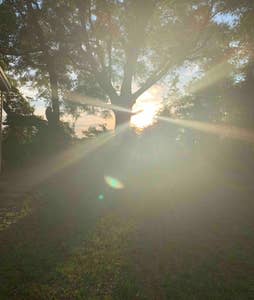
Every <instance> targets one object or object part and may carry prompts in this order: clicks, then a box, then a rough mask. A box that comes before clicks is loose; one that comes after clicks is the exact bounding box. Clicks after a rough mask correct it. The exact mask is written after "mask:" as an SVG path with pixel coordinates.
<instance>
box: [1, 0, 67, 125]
mask: <svg viewBox="0 0 254 300" xmlns="http://www.w3.org/2000/svg"><path fill="white" fill-rule="evenodd" d="M53 2H54V1H31V0H24V1H15V0H6V1H2V3H1V5H0V8H1V10H0V13H1V16H0V19H1V24H0V30H1V36H0V54H1V55H2V56H3V57H4V59H5V61H6V62H7V64H8V66H9V69H10V70H11V71H12V73H14V74H16V75H17V74H19V75H20V76H21V78H20V79H22V77H26V78H25V79H27V80H31V79H33V80H35V82H36V85H37V86H38V87H40V88H43V89H45V88H46V92H45V93H44V94H45V95H46V96H47V97H48V98H51V103H52V109H53V113H54V126H56V125H57V124H58V122H59V117H60V109H59V106H60V99H59V89H60V87H61V86H62V88H63V87H68V84H69V81H68V76H67V68H68V62H69V61H68V57H67V55H66V54H65V42H64V41H65V37H64V34H65V32H64V27H63V26H64V25H63V22H67V21H66V15H67V14H68V9H67V8H66V6H65V5H64V4H63V3H62V4H61V7H59V5H58V4H57V3H56V2H54V3H53ZM49 90H50V92H51V93H50V95H49V92H48V91H49Z"/></svg>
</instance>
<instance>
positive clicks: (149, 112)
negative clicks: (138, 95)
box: [130, 102, 159, 131]
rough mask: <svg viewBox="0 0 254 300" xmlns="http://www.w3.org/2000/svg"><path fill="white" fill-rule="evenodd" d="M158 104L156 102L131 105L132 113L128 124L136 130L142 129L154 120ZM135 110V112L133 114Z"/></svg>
mask: <svg viewBox="0 0 254 300" xmlns="http://www.w3.org/2000/svg"><path fill="white" fill-rule="evenodd" d="M158 111H159V105H158V104H156V103H145V102H140V103H136V104H135V105H134V106H133V113H134V115H133V116H132V117H131V121H130V126H131V127H133V128H135V129H136V130H138V131H143V130H144V129H145V128H146V127H148V126H151V125H153V124H154V123H155V122H156V115H157V113H158ZM135 112H137V114H135Z"/></svg>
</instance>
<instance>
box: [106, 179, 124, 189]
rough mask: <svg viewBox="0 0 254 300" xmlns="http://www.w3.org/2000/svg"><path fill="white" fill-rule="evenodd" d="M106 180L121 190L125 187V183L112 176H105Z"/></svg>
mask: <svg viewBox="0 0 254 300" xmlns="http://www.w3.org/2000/svg"><path fill="white" fill-rule="evenodd" d="M104 179H105V182H106V183H107V184H108V185H109V186H110V187H111V188H113V189H116V190H120V189H123V188H124V185H123V183H122V182H121V181H120V180H118V179H116V178H114V177H111V176H104Z"/></svg>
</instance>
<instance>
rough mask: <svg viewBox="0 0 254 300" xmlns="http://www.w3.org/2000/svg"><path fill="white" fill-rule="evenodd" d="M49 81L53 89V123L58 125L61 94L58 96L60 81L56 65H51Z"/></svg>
mask: <svg viewBox="0 0 254 300" xmlns="http://www.w3.org/2000/svg"><path fill="white" fill-rule="evenodd" d="M49 83H50V89H51V101H52V111H53V118H52V119H53V125H54V126H55V127H57V126H58V125H59V121H60V109H59V96H58V81H57V75H56V73H55V71H54V67H52V66H50V67H49Z"/></svg>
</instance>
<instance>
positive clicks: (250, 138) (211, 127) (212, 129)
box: [158, 117, 254, 143]
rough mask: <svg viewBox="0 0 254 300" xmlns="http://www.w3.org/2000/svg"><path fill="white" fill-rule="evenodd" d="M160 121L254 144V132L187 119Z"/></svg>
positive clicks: (165, 119) (165, 118) (164, 119)
mask: <svg viewBox="0 0 254 300" xmlns="http://www.w3.org/2000/svg"><path fill="white" fill-rule="evenodd" d="M158 119H159V120H162V121H166V122H169V123H171V124H175V125H178V126H183V127H187V128H192V129H195V130H199V131H203V132H207V133H211V134H215V135H218V136H221V137H227V138H231V139H236V140H241V141H245V142H249V143H254V131H253V130H248V129H245V128H239V127H236V126H227V125H222V124H212V123H206V122H200V121H192V120H185V119H173V118H167V117H158Z"/></svg>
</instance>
